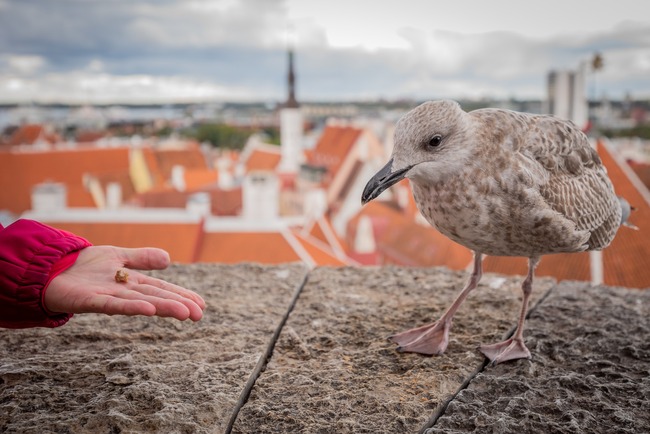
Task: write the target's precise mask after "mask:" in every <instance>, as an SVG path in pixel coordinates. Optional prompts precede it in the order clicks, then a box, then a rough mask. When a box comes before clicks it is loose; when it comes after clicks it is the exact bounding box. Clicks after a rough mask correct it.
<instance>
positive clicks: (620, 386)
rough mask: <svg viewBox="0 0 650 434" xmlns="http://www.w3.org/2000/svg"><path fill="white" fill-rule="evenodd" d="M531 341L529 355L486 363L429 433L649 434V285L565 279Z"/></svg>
mask: <svg viewBox="0 0 650 434" xmlns="http://www.w3.org/2000/svg"><path fill="white" fill-rule="evenodd" d="M526 340H527V343H528V346H529V348H530V350H531V353H532V355H533V357H532V359H531V360H530V361H528V360H519V361H517V362H516V363H506V364H502V365H498V366H496V367H494V368H492V367H488V368H486V369H485V371H484V372H482V373H480V374H479V375H478V376H477V377H476V378H474V379H473V380H472V382H471V384H470V385H469V387H468V388H467V389H466V390H463V391H462V392H461V393H459V394H458V396H457V397H456V399H454V401H452V402H451V403H450V405H449V407H448V408H447V411H446V412H445V414H444V416H442V417H441V418H440V419H439V420H438V421H437V423H436V424H435V426H434V427H433V428H432V429H429V430H427V431H426V432H427V434H434V433H513V434H515V433H517V434H519V433H528V432H531V433H532V432H543V433H567V434H568V433H603V434H606V433H630V434H632V433H647V432H650V291H639V290H630V289H625V288H606V287H598V288H594V287H590V286H589V285H587V284H585V283H582V282H580V283H579V282H562V283H561V284H560V285H558V287H556V288H554V289H553V291H551V294H550V296H549V297H548V298H547V299H546V300H544V302H543V303H542V304H541V305H540V306H539V307H538V308H537V309H536V310H535V311H534V312H533V313H532V315H531V317H530V319H529V321H528V333H527V337H526Z"/></svg>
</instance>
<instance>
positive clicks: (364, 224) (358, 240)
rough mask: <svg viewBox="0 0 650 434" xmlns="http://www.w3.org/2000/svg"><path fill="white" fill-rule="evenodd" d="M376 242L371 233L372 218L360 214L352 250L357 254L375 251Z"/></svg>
mask: <svg viewBox="0 0 650 434" xmlns="http://www.w3.org/2000/svg"><path fill="white" fill-rule="evenodd" d="M376 250H377V244H376V243H375V234H374V233H373V228H372V220H370V217H368V216H361V218H359V222H358V223H357V233H356V234H355V236H354V252H355V253H358V254H362V255H363V254H370V253H375V251H376Z"/></svg>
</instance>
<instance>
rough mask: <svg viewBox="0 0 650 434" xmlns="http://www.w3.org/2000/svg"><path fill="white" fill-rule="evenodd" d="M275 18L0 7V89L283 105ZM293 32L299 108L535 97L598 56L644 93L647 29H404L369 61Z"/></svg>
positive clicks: (266, 14)
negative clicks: (577, 32)
mask: <svg viewBox="0 0 650 434" xmlns="http://www.w3.org/2000/svg"><path fill="white" fill-rule="evenodd" d="M286 16H287V11H286V4H285V2H284V1H279V0H277V1H268V0H240V1H235V2H231V1H217V2H215V1H205V0H204V1H200V0H194V1H179V0H166V1H164V0H163V1H152V0H149V1H133V2H132V1H127V0H118V1H91V0H86V1H83V0H76V1H75V0H59V1H48V0H5V1H2V0H0V89H1V88H2V80H3V79H6V80H9V79H14V80H15V79H16V78H21V77H29V78H30V79H35V77H38V76H39V75H40V77H42V80H43V83H46V82H47V80H48V77H51V76H55V77H56V80H58V81H52V83H53V84H57V85H58V84H59V83H60V82H61V81H62V80H63V78H62V77H63V76H65V74H70V76H71V77H73V76H74V77H75V80H80V77H84V76H86V77H91V78H92V77H97V76H98V75H102V76H107V77H126V76H130V75H147V76H152V77H158V78H160V79H161V80H162V79H164V80H167V81H164V82H166V83H167V82H172V83H175V82H177V81H178V80H181V79H182V81H183V83H186V82H187V81H192V80H194V81H195V82H197V83H212V84H213V85H214V86H215V88H219V89H221V88H229V87H233V88H234V87H236V88H237V89H248V92H249V94H250V96H251V98H255V97H260V98H264V99H266V98H282V96H283V94H284V91H285V89H284V74H285V72H286V53H285V48H286V39H287V33H288V30H287V28H288V26H287V24H288V23H287V22H286ZM362 25H363V23H361V26H362ZM361 31H362V28H361ZM294 34H295V41H296V45H297V50H296V51H297V54H296V56H297V57H296V62H297V68H298V93H299V97H300V98H303V99H330V100H331V99H354V98H372V97H386V98H395V97H412V98H435V97H454V96H470V97H471V96H488V95H491V96H506V97H507V96H513V95H517V96H522V97H541V96H543V94H544V81H545V75H546V72H547V71H548V70H549V69H564V68H575V67H577V66H578V64H579V62H580V61H584V60H587V59H589V58H590V57H591V55H592V54H593V53H594V52H595V51H601V52H603V55H604V56H605V69H604V70H603V71H602V72H601V73H599V80H600V83H601V85H602V87H603V88H607V89H611V91H612V92H624V89H626V88H628V89H631V90H634V89H636V90H639V91H642V92H645V94H646V95H650V82H649V81H650V78H648V77H650V70H649V68H650V67H649V66H648V65H650V52H649V50H650V49H649V48H648V47H650V24H648V23H632V22H627V23H621V24H620V25H617V26H615V27H613V28H612V29H611V30H610V31H607V32H601V33H599V34H590V35H583V36H579V37H578V36H571V37H569V36H563V37H558V38H553V39H533V38H526V37H523V36H521V35H518V34H514V33H507V32H492V33H485V34H460V33H454V32H449V31H435V30H428V31H423V30H418V29H409V28H405V29H402V31H401V35H402V37H404V38H405V40H407V41H408V42H409V44H410V48H409V49H391V50H388V49H384V50H374V51H367V50H362V49H352V48H350V49H331V48H329V47H327V44H326V37H325V35H326V29H322V28H318V27H317V26H316V25H315V24H314V23H313V22H310V21H309V20H305V21H301V22H298V23H294ZM16 56H22V57H16ZM21 62H22V63H21ZM21 68H22V70H21ZM43 86H45V85H43ZM118 87H119V86H118ZM118 87H116V88H118ZM53 92H54V91H53ZM240 93H241V92H240ZM459 94H462V95H459Z"/></svg>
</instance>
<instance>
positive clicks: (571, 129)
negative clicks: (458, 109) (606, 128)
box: [519, 116, 621, 249]
mask: <svg viewBox="0 0 650 434" xmlns="http://www.w3.org/2000/svg"><path fill="white" fill-rule="evenodd" d="M519 152H520V153H522V154H524V155H525V156H527V157H529V158H532V159H534V160H535V161H536V162H537V164H539V165H540V166H541V168H542V169H543V171H544V172H545V174H546V176H545V177H544V179H545V182H543V183H542V184H541V185H540V186H539V191H540V194H541V195H542V197H543V198H544V200H545V201H546V202H547V204H548V205H549V206H550V207H551V208H552V209H553V210H555V211H557V212H558V213H560V214H562V215H563V216H565V217H566V218H567V219H569V220H571V221H573V222H574V223H575V225H576V230H578V231H588V232H589V233H590V234H591V236H590V238H589V241H588V244H589V248H590V249H600V248H603V247H605V246H607V245H608V244H609V242H610V241H611V239H612V238H613V236H614V234H615V233H616V230H617V228H618V225H619V223H620V218H621V217H620V214H621V206H620V204H619V202H618V200H617V198H616V195H615V194H614V188H613V186H612V183H611V182H610V180H609V178H608V177H607V173H606V171H605V168H604V166H603V165H602V162H601V160H600V157H599V156H598V154H597V153H596V151H595V150H594V149H593V148H592V147H591V145H590V144H589V141H588V139H587V137H586V136H585V135H584V134H583V133H582V132H581V131H580V130H579V129H578V128H577V127H576V126H575V124H573V123H572V122H569V121H564V120H560V119H557V118H554V117H551V116H538V117H535V118H533V124H532V127H531V128H530V130H529V133H528V137H527V140H525V141H524V142H523V143H522V147H521V148H520V149H519Z"/></svg>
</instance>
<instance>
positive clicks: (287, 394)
mask: <svg viewBox="0 0 650 434" xmlns="http://www.w3.org/2000/svg"><path fill="white" fill-rule="evenodd" d="M467 277H468V274H467V273H466V272H451V271H448V270H445V269H435V270H434V269H414V268H410V269H407V268H395V267H384V268H344V269H328V268H320V269H316V270H314V271H312V272H311V274H310V276H309V280H308V283H307V285H306V286H305V288H304V289H303V291H302V293H301V295H300V298H299V299H298V302H297V304H296V306H295V309H294V311H293V312H292V313H291V315H290V317H289V320H288V322H287V324H286V326H285V327H284V329H283V331H282V333H281V335H280V339H279V341H278V344H277V345H276V347H275V350H274V354H273V357H272V359H271V360H270V362H269V364H268V366H267V368H266V370H265V372H264V373H263V374H262V375H261V377H260V378H259V379H258V381H257V383H256V384H255V387H254V389H253V391H252V393H251V396H250V398H249V400H248V402H247V403H246V405H245V406H244V407H243V408H242V410H241V412H240V414H239V416H238V418H237V420H236V422H235V425H234V429H233V432H237V433H252V432H259V433H261V432H312V433H317V432H323V433H325V432H336V433H350V432H355V433H362V432H373V433H396V432H418V431H419V430H420V429H421V428H422V427H423V426H424V425H425V423H426V422H427V420H428V419H429V418H430V417H431V416H432V414H434V411H435V409H436V407H438V406H439V405H440V404H441V403H443V402H445V400H446V399H448V398H449V397H450V396H452V395H453V394H454V393H455V392H456V391H457V390H458V388H459V387H460V385H461V384H463V382H464V381H465V380H466V379H467V378H468V377H470V376H471V375H473V374H474V373H475V371H477V370H478V369H479V368H480V367H481V366H482V365H483V362H484V358H483V356H482V355H481V354H480V353H479V352H478V351H477V350H476V348H477V346H478V345H479V344H480V343H482V342H484V343H490V342H494V341H496V340H498V339H500V338H502V337H503V335H504V333H505V332H506V331H508V330H509V329H510V328H511V327H512V326H513V325H514V324H515V322H516V318H517V316H518V312H519V307H520V300H521V290H520V281H521V279H518V278H517V279H512V278H510V279H504V278H500V277H496V276H491V275H486V276H484V278H483V281H482V283H481V285H480V286H479V288H478V289H477V290H476V291H475V292H474V293H473V294H472V295H470V297H469V299H468V300H467V302H466V303H465V305H464V306H463V307H462V308H461V309H460V310H459V312H458V314H457V316H456V320H455V322H454V328H453V330H452V334H451V342H450V345H449V348H448V350H447V353H446V354H445V355H443V356H441V357H423V356H420V355H417V354H400V353H397V352H396V351H395V349H394V344H392V343H390V342H388V341H386V337H387V336H389V335H390V334H393V333H395V332H399V331H402V330H403V329H406V328H410V327H413V326H417V325H421V324H424V323H426V322H429V321H431V319H433V318H434V317H437V316H439V315H440V314H442V312H443V311H444V309H445V308H446V307H447V306H448V305H449V304H450V303H451V301H452V300H453V298H454V297H455V295H456V294H457V293H458V292H459V290H460V289H461V288H462V286H463V285H464V283H465V281H466V279H467ZM552 285H553V282H552V281H551V280H544V279H539V280H538V281H537V282H536V291H535V297H537V298H539V297H540V296H541V295H542V294H544V293H545V292H546V291H547V290H548V289H550V287H551V286H552ZM534 302H535V300H533V303H534Z"/></svg>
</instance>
